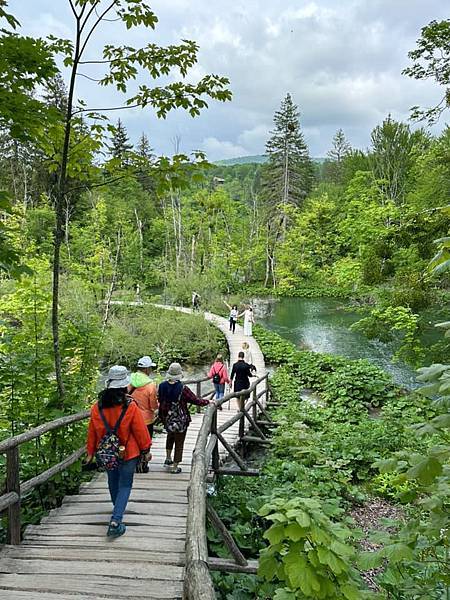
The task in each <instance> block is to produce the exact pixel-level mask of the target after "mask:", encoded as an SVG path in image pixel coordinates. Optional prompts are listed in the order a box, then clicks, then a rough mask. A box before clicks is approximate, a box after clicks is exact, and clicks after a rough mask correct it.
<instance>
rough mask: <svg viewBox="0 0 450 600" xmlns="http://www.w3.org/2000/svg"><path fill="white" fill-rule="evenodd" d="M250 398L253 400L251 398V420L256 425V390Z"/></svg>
mask: <svg viewBox="0 0 450 600" xmlns="http://www.w3.org/2000/svg"><path fill="white" fill-rule="evenodd" d="M252 396H253V398H252V401H253V404H252V416H253V420H254V421H255V423H256V419H257V418H258V414H257V411H256V406H257V405H256V401H257V398H256V388H255V389H254V390H253V394H252Z"/></svg>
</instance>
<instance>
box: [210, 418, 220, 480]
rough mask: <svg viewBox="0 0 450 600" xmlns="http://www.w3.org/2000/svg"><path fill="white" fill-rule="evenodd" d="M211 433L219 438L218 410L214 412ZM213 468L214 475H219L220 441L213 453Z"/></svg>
mask: <svg viewBox="0 0 450 600" xmlns="http://www.w3.org/2000/svg"><path fill="white" fill-rule="evenodd" d="M211 433H212V434H213V435H216V436H217V410H215V411H214V415H213V418H212V422H211ZM212 468H213V471H214V473H215V474H216V475H217V471H218V470H219V468H220V456H219V446H218V441H216V443H215V445H214V448H213V451H212Z"/></svg>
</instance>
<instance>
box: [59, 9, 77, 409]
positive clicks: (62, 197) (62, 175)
mask: <svg viewBox="0 0 450 600" xmlns="http://www.w3.org/2000/svg"><path fill="white" fill-rule="evenodd" d="M80 39H81V31H80V21H79V19H77V33H76V41H75V50H74V58H73V65H72V72H71V76H70V84H69V92H68V96H67V111H66V118H65V125H64V143H63V149H62V153H61V167H60V171H59V177H58V183H57V187H56V194H55V235H54V247H53V286H52V335H53V354H54V362H55V376H56V385H57V389H58V395H59V399H60V406H61V408H63V407H64V396H65V393H66V390H65V387H64V381H63V377H62V361H61V348H60V345H59V276H60V267H61V245H62V243H63V240H64V203H65V201H66V195H67V163H68V159H69V144H70V134H71V128H72V105H73V97H74V91H75V80H76V74H77V69H78V61H79V60H80V57H79V54H80Z"/></svg>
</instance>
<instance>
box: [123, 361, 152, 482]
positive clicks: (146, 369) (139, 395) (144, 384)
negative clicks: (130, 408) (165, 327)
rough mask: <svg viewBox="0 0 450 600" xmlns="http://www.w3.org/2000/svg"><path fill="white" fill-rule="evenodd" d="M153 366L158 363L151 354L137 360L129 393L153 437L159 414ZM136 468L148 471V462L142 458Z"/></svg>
mask: <svg viewBox="0 0 450 600" xmlns="http://www.w3.org/2000/svg"><path fill="white" fill-rule="evenodd" d="M152 367H156V364H155V363H154V362H153V361H152V359H151V358H150V356H142V357H141V358H140V359H139V360H138V362H137V371H136V372H135V373H132V374H131V377H130V385H129V386H128V393H129V394H130V395H131V397H132V398H133V400H134V401H135V402H136V404H137V405H138V406H139V408H140V409H141V411H142V416H143V417H144V422H145V424H146V426H147V429H148V432H149V434H150V437H151V438H153V427H154V422H155V421H156V417H157V415H158V389H157V387H156V384H155V383H154V382H153V381H152V380H151V379H150V374H151V372H152ZM136 470H137V472H138V473H148V471H149V468H148V462H147V461H145V460H144V459H143V458H141V460H140V462H139V463H138V465H137V467H136Z"/></svg>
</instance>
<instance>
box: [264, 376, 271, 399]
mask: <svg viewBox="0 0 450 600" xmlns="http://www.w3.org/2000/svg"><path fill="white" fill-rule="evenodd" d="M265 383H266V406H269V402H270V386H269V376H268V375H266V382H265ZM263 406H264V403H263Z"/></svg>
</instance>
